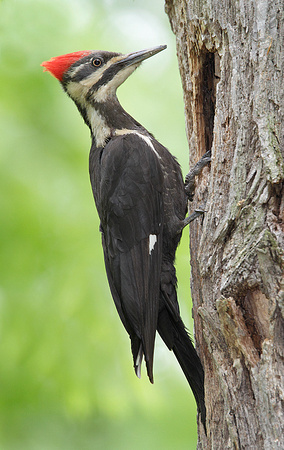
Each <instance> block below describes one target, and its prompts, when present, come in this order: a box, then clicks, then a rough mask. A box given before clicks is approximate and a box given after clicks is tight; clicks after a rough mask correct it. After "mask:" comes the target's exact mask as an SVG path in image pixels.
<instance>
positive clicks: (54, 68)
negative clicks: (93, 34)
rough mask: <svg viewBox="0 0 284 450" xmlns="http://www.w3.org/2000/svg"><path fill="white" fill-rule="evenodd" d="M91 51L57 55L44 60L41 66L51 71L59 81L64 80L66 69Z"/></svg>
mask: <svg viewBox="0 0 284 450" xmlns="http://www.w3.org/2000/svg"><path fill="white" fill-rule="evenodd" d="M90 53H91V52H90V51H82V52H74V53H67V54H66V55H61V56H55V57H54V58H51V59H50V60H49V61H44V62H43V63H42V64H41V66H43V67H44V68H45V69H44V70H45V71H48V72H50V73H51V75H53V76H54V77H55V78H57V79H58V80H59V81H62V78H63V75H64V73H65V72H66V70H67V69H69V67H70V66H72V64H74V63H75V62H76V61H78V59H81V58H83V56H87V55H89V54H90Z"/></svg>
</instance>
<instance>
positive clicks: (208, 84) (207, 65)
mask: <svg viewBox="0 0 284 450" xmlns="http://www.w3.org/2000/svg"><path fill="white" fill-rule="evenodd" d="M214 81H215V54H214V53H205V56H204V62H203V65H202V71H201V92H202V108H203V116H204V125H205V129H204V135H205V136H204V140H205V150H206V151H207V150H210V149H211V147H212V141H213V128H214V116H215V106H216V85H215V83H214Z"/></svg>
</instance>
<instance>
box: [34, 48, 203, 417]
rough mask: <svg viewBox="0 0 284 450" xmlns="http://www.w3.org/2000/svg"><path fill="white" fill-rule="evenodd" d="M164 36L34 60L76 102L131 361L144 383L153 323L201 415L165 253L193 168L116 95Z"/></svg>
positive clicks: (195, 363) (196, 362)
mask: <svg viewBox="0 0 284 450" xmlns="http://www.w3.org/2000/svg"><path fill="white" fill-rule="evenodd" d="M165 48H166V46H165V45H162V46H159V47H155V48H152V49H149V50H142V51H139V52H134V53H129V54H126V55H123V54H120V53H111V52H106V51H82V52H75V53H69V54H67V55H63V56H58V57H55V58H51V59H50V60H49V61H45V62H43V63H42V66H44V67H45V69H46V70H48V71H49V72H50V73H51V74H52V75H54V76H55V77H56V78H57V79H58V80H59V81H60V83H61V85H62V87H63V89H64V90H65V91H66V93H67V94H68V95H69V96H70V97H71V98H72V100H73V101H74V102H75V103H76V105H77V108H78V109H79V111H80V113H81V115H82V117H83V119H84V121H85V122H86V124H87V125H88V127H89V128H90V130H91V136H92V146H91V151H90V161H89V162H90V166H89V167H90V178H91V184H92V189H93V194H94V199H95V203H96V207H97V210H98V213H99V217H100V231H101V233H102V245H103V249H104V259H105V266H106V272H107V276H108V281H109V285H110V289H111V293H112V296H113V299H114V302H115V305H116V308H117V311H118V314H119V316H120V319H121V321H122V323H123V325H124V327H125V328H126V330H127V332H128V334H129V336H130V339H131V350H132V354H133V361H134V368H135V372H136V374H137V376H138V377H140V375H141V362H142V359H143V357H144V359H145V362H146V367H147V373H148V377H149V379H150V381H151V382H152V383H153V356H154V344H155V335H156V331H157V330H158V332H159V334H160V335H161V337H162V339H163V340H164V342H165V344H166V345H167V347H168V348H169V349H170V350H173V352H174V354H175V356H176V358H177V360H178V362H179V364H180V366H181V368H182V370H183V372H184V374H185V376H186V378H187V380H188V382H189V384H190V386H191V389H192V391H193V393H194V396H195V399H196V402H197V406H198V410H199V412H200V414H201V420H202V422H203V424H204V425H205V415H206V412H205V404H204V373H203V368H202V365H201V362H200V359H199V357H198V355H197V353H196V351H195V348H194V346H193V345H192V342H191V339H190V337H189V335H188V333H187V331H186V329H185V326H184V324H183V321H182V319H181V317H180V313H179V306H178V301H177V294H176V284H177V279H176V272H175V267H174V259H175V252H176V248H177V245H178V243H179V241H180V238H181V233H182V229H183V228H184V227H185V225H187V224H188V223H189V222H191V221H192V220H193V219H194V218H195V217H197V216H198V215H200V214H202V213H203V211H195V212H194V213H193V214H192V215H191V216H189V217H185V216H186V212H187V200H188V198H189V199H192V196H193V190H194V187H193V185H194V179H195V176H196V175H198V174H199V173H200V171H201V170H202V168H203V167H204V166H205V165H206V164H208V163H209V161H210V154H209V153H207V154H205V155H204V157H203V158H202V159H201V160H200V162H199V163H198V164H197V165H196V166H195V169H194V170H193V171H192V172H191V173H190V174H189V175H188V177H187V179H186V181H187V183H186V184H187V186H186V189H185V185H184V182H183V178H182V173H181V169H180V166H179V164H178V162H177V161H176V159H175V158H174V157H173V156H172V155H171V153H170V152H169V151H168V150H167V149H166V148H165V147H163V146H162V145H161V144H160V143H159V142H158V141H156V139H155V138H154V137H153V135H152V134H151V133H149V132H148V131H147V130H146V129H145V128H144V127H143V126H142V125H140V123H138V122H137V121H136V120H135V119H133V117H131V116H130V115H129V114H128V113H127V112H126V111H125V110H124V109H123V108H122V106H121V105H120V103H119V101H118V99H117V96H116V90H117V88H118V87H119V86H120V85H121V84H122V83H123V82H124V81H125V80H126V79H127V78H128V77H129V75H130V74H132V72H133V71H134V70H135V69H136V68H137V67H138V66H139V65H140V64H141V62H142V61H143V60H145V59H147V58H149V57H150V56H153V55H155V54H156V53H158V52H160V51H161V50H164V49H165Z"/></svg>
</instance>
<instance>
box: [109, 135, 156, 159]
mask: <svg viewBox="0 0 284 450" xmlns="http://www.w3.org/2000/svg"><path fill="white" fill-rule="evenodd" d="M124 134H136V136H139V137H140V138H141V139H143V140H144V141H145V142H146V144H148V145H149V147H150V148H151V150H153V152H154V153H155V155H156V156H157V157H158V158H159V159H161V157H160V155H159V153H158V152H157V150H156V149H155V147H154V145H153V143H152V140H151V138H150V136H145V134H142V133H139V131H136V130H127V129H126V128H122V129H121V130H115V135H116V136H123V135H124Z"/></svg>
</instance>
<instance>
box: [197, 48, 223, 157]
mask: <svg viewBox="0 0 284 450" xmlns="http://www.w3.org/2000/svg"><path fill="white" fill-rule="evenodd" d="M192 69H193V84H194V97H195V98H194V111H193V113H194V121H195V124H196V136H197V140H198V148H199V153H200V155H202V154H204V153H205V152H207V151H208V150H210V149H211V147H212V142H213V129H214V116H215V107H216V87H217V83H218V81H219V79H220V57H219V55H218V53H212V52H209V51H207V50H206V49H203V50H202V52H201V53H200V54H199V55H196V54H195V55H194V56H193V57H192Z"/></svg>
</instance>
